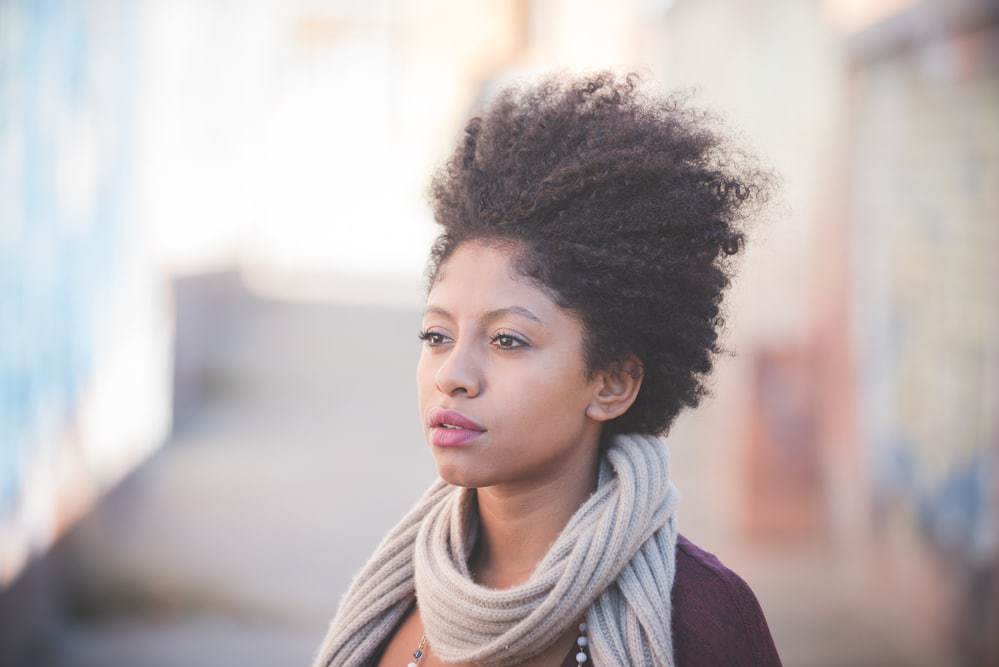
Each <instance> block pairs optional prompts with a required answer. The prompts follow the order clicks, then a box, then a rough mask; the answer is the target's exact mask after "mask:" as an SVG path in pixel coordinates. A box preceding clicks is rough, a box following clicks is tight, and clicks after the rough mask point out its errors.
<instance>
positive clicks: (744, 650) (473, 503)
mask: <svg viewBox="0 0 999 667" xmlns="http://www.w3.org/2000/svg"><path fill="white" fill-rule="evenodd" d="M636 84H637V77H636V76H634V75H629V76H628V77H626V78H624V79H618V78H617V77H616V76H615V75H613V74H612V73H609V72H602V73H598V74H595V75H592V76H588V77H583V78H580V79H575V78H572V77H565V76H560V77H549V78H546V79H544V80H542V81H540V82H538V83H536V84H535V85H533V86H529V87H527V88H516V87H510V88H507V89H506V90H504V91H503V92H501V93H500V94H499V95H498V96H497V97H496V99H495V100H494V101H493V102H492V103H491V104H490V105H489V106H488V108H487V109H486V110H485V111H484V112H483V113H482V114H481V115H480V116H478V117H475V118H472V119H471V120H470V121H469V122H468V124H467V126H466V128H465V136H464V139H463V141H462V142H461V143H460V144H459V145H458V146H457V148H456V149H455V151H454V153H453V155H452V156H451V158H450V159H449V161H448V162H447V163H446V164H445V165H444V167H443V168H442V169H441V170H440V171H439V172H438V173H437V174H436V175H435V177H434V179H433V182H432V187H431V199H432V203H433V206H434V213H435V217H436V219H437V221H438V222H439V223H440V224H441V225H442V226H443V228H444V229H443V233H442V234H441V235H440V236H439V237H438V238H437V241H436V242H435V243H434V246H433V248H432V250H431V256H430V262H429V265H428V269H427V299H426V309H425V312H424V316H423V328H422V329H421V331H420V334H419V336H420V338H421V339H422V340H423V348H422V352H421V355H420V360H419V364H418V367H417V381H418V393H419V407H420V412H421V417H422V420H423V423H424V426H425V435H426V438H427V440H428V443H429V446H430V448H431V451H432V453H433V456H434V459H435V462H436V465H437V471H438V473H439V477H438V479H437V480H435V482H434V483H433V484H432V485H431V486H430V488H429V489H427V491H426V492H425V493H424V495H423V496H422V498H421V499H420V500H419V501H418V502H417V503H416V505H415V506H414V507H413V508H412V509H411V510H410V511H409V512H408V513H407V515H406V516H405V517H404V518H403V520H402V521H401V522H400V523H399V524H398V525H397V526H396V527H394V528H393V529H392V530H391V531H390V532H389V534H388V535H387V536H386V537H385V539H384V540H383V541H382V543H381V544H380V545H379V546H378V547H377V549H376V550H375V553H374V554H373V555H372V556H371V558H370V560H369V561H368V563H367V564H366V565H365V566H364V567H363V568H362V570H361V571H360V572H359V573H358V575H357V576H356V577H355V578H354V580H353V582H352V584H351V586H350V589H349V590H348V591H347V593H346V595H345V596H344V598H343V600H342V601H341V604H340V607H339V609H338V611H337V614H336V616H335V618H334V619H333V621H332V623H331V625H330V628H329V631H328V633H327V636H326V638H325V640H324V642H323V644H322V646H321V647H320V649H319V652H318V655H317V656H316V660H315V663H314V664H315V665H316V667H319V666H321V667H327V666H330V665H335V666H337V667H340V666H342V665H361V664H372V665H390V666H400V667H403V666H405V665H412V664H416V665H419V666H420V667H433V666H435V665H445V664H446V665H455V664H460V665H472V664H486V665H530V666H543V665H551V666H556V665H578V664H587V665H593V664H595V665H598V666H600V667H603V666H605V665H606V666H612V665H613V666H623V667H627V666H638V665H673V664H680V665H696V664H719V665H720V664H725V665H779V664H780V661H779V658H778V656H777V652H776V650H775V648H774V644H773V640H772V639H771V636H770V632H769V629H768V627H767V624H766V620H765V619H764V616H763V613H762V611H761V609H760V606H759V603H758V602H757V600H756V597H755V596H754V595H753V593H752V591H751V590H750V589H749V587H748V586H747V585H746V583H745V582H744V581H743V580H742V579H741V578H739V577H738V576H737V575H736V574H734V573H733V572H732V571H731V570H729V569H727V568H726V567H725V566H724V565H722V564H721V563H720V562H719V561H718V559H717V558H715V557H714V556H713V555H711V554H709V553H707V552H705V551H703V550H701V549H698V548H697V547H696V546H694V545H693V544H691V543H690V542H689V541H688V540H686V539H685V538H684V537H683V536H681V535H679V534H678V533H677V516H676V512H677V506H678V503H679V492H678V490H677V488H676V487H675V485H674V484H673V483H672V481H671V480H670V476H669V457H668V453H667V448H666V445H665V443H664V442H663V440H662V439H661V437H659V436H662V435H664V434H666V433H667V432H668V430H669V427H670V426H671V424H672V423H673V421H674V419H675V418H676V416H677V414H678V413H679V412H680V411H681V410H682V409H683V408H684V407H695V406H697V405H698V403H699V401H700V399H701V398H702V397H703V396H704V395H705V394H706V388H705V385H704V384H703V381H704V379H705V378H706V377H707V376H708V374H709V373H710V371H711V369H712V357H713V355H714V354H717V353H718V352H720V348H719V347H718V345H717V339H718V331H719V328H720V327H721V325H722V323H723V321H722V318H721V316H720V304H721V300H722V293H723V291H724V290H725V289H726V288H727V286H728V284H729V281H730V277H731V274H732V268H731V267H730V266H729V262H728V259H729V258H730V256H731V255H735V254H736V253H737V252H738V251H739V250H740V249H741V248H742V246H743V232H742V231H741V228H740V227H741V222H742V220H743V219H744V218H745V216H746V214H747V212H748V211H750V210H752V209H753V208H755V204H756V203H759V202H761V201H762V199H763V194H764V191H765V187H764V186H765V185H766V182H767V179H766V178H765V176H764V175H763V174H761V172H760V171H759V170H756V169H754V168H752V167H751V166H749V165H747V164H746V163H745V162H744V161H743V162H740V160H738V159H736V157H737V156H740V155H744V154H743V153H741V152H738V151H733V150H730V149H726V146H725V143H724V142H723V141H722V139H721V137H720V136H719V135H718V133H717V132H716V131H714V129H713V125H712V121H711V119H710V118H709V117H708V116H707V115H705V114H704V113H702V112H697V111H693V110H690V109H688V108H687V107H686V106H685V104H684V102H683V100H681V99H679V98H677V97H670V98H666V99H660V98H657V97H652V96H648V95H645V94H643V93H642V92H641V91H640V90H639V89H638V87H637V85H636Z"/></svg>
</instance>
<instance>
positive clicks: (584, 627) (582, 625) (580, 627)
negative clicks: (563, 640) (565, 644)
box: [579, 623, 586, 632]
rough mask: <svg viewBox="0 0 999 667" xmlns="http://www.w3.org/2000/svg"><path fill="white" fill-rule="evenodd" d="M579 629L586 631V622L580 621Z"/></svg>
mask: <svg viewBox="0 0 999 667" xmlns="http://www.w3.org/2000/svg"><path fill="white" fill-rule="evenodd" d="M579 631H580V632H586V623H580V624H579Z"/></svg>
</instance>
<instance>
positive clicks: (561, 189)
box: [425, 71, 770, 436]
mask: <svg viewBox="0 0 999 667" xmlns="http://www.w3.org/2000/svg"><path fill="white" fill-rule="evenodd" d="M639 81H640V77H639V76H638V75H637V74H635V73H631V74H628V75H626V76H624V77H623V78H619V77H618V76H616V75H615V74H613V73H612V72H610V71H601V72H597V73H592V74H589V75H582V76H574V75H566V74H564V73H557V74H550V75H548V76H546V77H544V78H542V79H540V80H538V81H536V82H534V83H533V84H523V83H522V84H519V85H510V86H508V87H506V88H504V89H503V90H502V91H500V92H499V93H498V94H497V95H496V96H495V97H494V98H493V101H492V102H491V103H490V104H488V105H487V106H486V108H485V109H484V110H483V111H482V113H480V114H479V115H476V116H475V117H473V118H471V119H470V120H469V121H468V122H467V124H466V126H465V131H464V137H463V140H462V141H460V142H459V143H458V145H457V146H456V147H455V149H454V152H453V153H452V154H451V156H450V157H449V158H448V159H447V161H446V162H445V163H444V164H443V165H442V166H440V167H439V168H438V169H437V170H436V171H435V172H434V174H433V176H432V179H431V181H430V187H429V193H428V194H429V199H430V203H431V206H432V209H433V212H434V217H435V219H436V221H437V223H438V224H440V225H441V226H442V227H443V231H442V232H441V233H440V235H439V236H438V237H437V238H436V240H435V241H434V243H433V246H432V248H431V250H430V258H429V261H428V265H427V269H426V274H425V278H426V284H425V288H426V291H427V294H429V292H430V290H431V289H432V288H433V285H434V283H435V282H436V279H437V276H438V272H439V269H440V267H441V266H442V265H443V264H444V262H446V261H447V259H448V257H450V255H451V254H452V253H453V252H454V250H455V249H456V248H457V247H458V246H459V245H460V244H461V243H464V242H466V241H470V240H476V241H483V242H487V243H499V244H502V245H504V246H506V247H509V248H511V249H513V250H514V258H515V259H514V264H515V267H516V270H517V271H518V273H520V274H522V275H523V276H524V277H525V278H527V279H529V280H530V281H532V283H533V284H535V285H537V286H538V287H540V288H541V289H543V290H544V291H545V292H546V293H547V294H548V295H549V296H550V297H551V298H552V299H553V300H554V301H555V302H556V303H557V304H558V305H560V306H561V307H563V308H566V309H568V310H570V311H572V312H573V313H574V314H575V315H576V316H577V317H578V318H579V319H580V321H581V322H582V324H583V330H584V343H583V348H584V357H585V366H586V378H587V380H589V379H592V377H593V374H594V373H595V372H596V371H597V370H598V369H605V368H610V367H611V365H612V364H614V363H615V362H617V361H621V360H623V359H624V358H625V357H626V356H627V355H629V354H634V355H635V356H637V357H638V358H639V359H640V360H641V364H642V369H641V372H642V374H643V375H644V377H643V378H642V385H641V387H640V389H639V392H638V395H637V397H636V398H635V402H634V403H633V404H632V405H631V407H630V408H629V409H628V410H627V411H626V412H625V413H624V414H622V415H620V416H618V417H617V418H615V419H613V420H611V421H609V422H607V424H606V425H605V427H604V431H603V434H604V435H605V436H606V435H607V434H612V433H630V432H639V433H649V434H657V435H658V434H663V433H666V432H668V431H669V428H670V426H671V425H672V423H673V421H674V419H675V418H676V416H677V415H678V414H679V413H680V411H681V410H682V409H683V407H684V406H688V407H691V408H693V407H696V406H697V405H698V404H699V403H700V401H701V399H702V398H703V397H704V396H706V395H708V394H709V393H710V391H709V389H708V388H707V386H706V385H705V380H706V378H707V377H708V376H709V375H710V373H711V370H712V365H713V355H715V354H718V353H720V352H722V351H723V348H721V347H720V346H719V345H718V338H719V332H720V330H721V328H722V327H723V326H724V318H723V316H722V310H721V302H722V295H723V292H724V291H725V289H726V288H727V287H728V286H729V283H730V279H731V277H732V276H733V273H734V268H733V266H732V263H731V261H729V259H730V258H731V256H733V255H736V254H737V253H739V252H740V251H741V250H742V249H743V247H744V245H745V230H744V228H743V227H744V225H743V223H744V221H745V220H746V219H747V217H748V216H747V213H748V212H749V211H751V210H754V209H756V208H757V206H756V205H758V204H761V203H763V201H764V200H765V199H766V195H767V191H768V190H769V181H770V179H769V176H768V174H767V173H766V172H765V171H763V170H761V169H760V168H759V167H756V166H755V160H754V159H753V158H752V157H751V156H750V155H749V154H747V153H746V152H745V151H742V150H740V149H736V148H732V147H731V146H730V145H729V144H728V142H727V141H726V139H725V138H724V137H723V136H722V134H721V133H720V132H719V131H718V130H717V129H716V126H717V125H718V121H717V119H716V118H715V117H714V116H713V115H712V114H710V113H708V112H706V111H703V110H698V109H694V108H691V107H690V106H689V105H688V104H687V98H688V97H689V95H688V94H681V93H672V94H669V95H666V96H654V95H648V94H646V93H644V92H643V91H642V90H640V88H639V86H638V84H639Z"/></svg>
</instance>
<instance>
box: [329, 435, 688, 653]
mask: <svg viewBox="0 0 999 667" xmlns="http://www.w3.org/2000/svg"><path fill="white" fill-rule="evenodd" d="M475 493H476V491H475V489H469V488H463V487H458V486H453V485H451V484H448V483H447V482H444V481H443V480H442V479H440V478H437V479H436V480H435V481H434V483H433V484H432V485H431V486H430V488H429V489H427V490H426V491H425V492H424V494H423V496H422V497H421V498H420V500H419V501H418V502H417V503H416V505H415V506H413V508H412V509H410V510H409V512H407V513H406V515H405V517H403V519H402V521H400V522H399V523H398V524H397V525H396V526H395V527H394V528H392V529H391V530H390V531H389V533H388V534H387V535H386V536H385V538H384V539H383V540H382V542H381V543H380V544H379V545H378V547H377V548H376V549H375V552H374V554H373V555H372V556H371V558H370V559H369V560H368V562H367V563H366V564H365V565H364V567H363V568H361V570H360V572H359V573H358V574H357V576H355V577H354V579H353V581H352V582H351V585H350V587H349V588H348V590H347V592H346V594H345V595H344V596H343V599H342V600H341V602H340V606H339V609H338V610H337V613H336V615H335V616H334V618H333V621H332V622H331V623H330V626H329V629H328V631H327V633H326V637H325V639H324V640H323V643H322V645H321V646H320V648H319V651H318V653H317V654H316V657H315V660H314V662H313V667H354V666H355V665H364V664H366V663H367V662H369V661H372V659H373V658H374V653H375V651H376V650H377V649H378V647H379V646H380V645H381V643H382V642H383V641H384V640H385V639H386V638H387V637H388V636H389V635H390V634H391V633H392V632H393V631H394V630H395V628H396V626H397V625H398V624H399V622H400V621H401V620H402V617H403V615H404V614H405V613H406V612H407V611H408V609H409V607H410V605H411V603H412V601H413V598H414V596H415V597H416V599H417V600H418V604H419V608H420V616H421V619H422V621H423V626H424V631H425V632H426V636H427V641H428V643H429V646H430V650H432V651H433V652H434V653H436V654H437V656H438V657H439V658H441V659H442V660H444V661H446V662H473V663H476V664H482V665H497V666H504V665H516V664H519V663H521V662H523V661H525V660H527V659H528V658H530V657H532V656H535V655H537V654H538V653H540V652H541V651H543V650H545V649H546V648H547V647H548V646H550V645H551V643H552V642H554V641H555V640H556V639H557V638H558V637H560V636H561V635H562V633H563V632H565V631H566V630H567V629H568V627H569V625H570V624H573V623H575V619H577V618H579V616H580V615H582V614H583V612H584V611H585V612H586V622H587V625H588V634H589V639H590V644H589V652H590V655H591V657H592V661H593V663H594V664H596V665H598V666H599V667H618V666H619V667H644V666H653V665H656V666H659V665H673V641H672V632H671V620H672V614H671V605H670V592H671V590H672V587H673V576H674V573H675V548H676V533H677V524H676V507H677V504H678V502H679V500H680V495H679V492H678V490H677V488H676V486H675V485H674V484H673V482H672V480H671V479H670V475H669V455H668V450H667V448H666V445H665V443H664V442H663V441H662V440H661V439H659V438H657V437H655V436H650V435H642V434H634V433H632V434H624V435H617V436H614V437H612V438H611V440H610V442H609V443H608V447H607V448H606V450H605V453H604V456H603V457H602V458H601V460H600V468H599V473H598V482H597V489H596V490H595V491H594V492H593V493H592V494H591V495H590V497H589V498H588V499H587V500H586V501H585V502H584V503H583V504H582V505H581V506H580V507H579V509H578V510H577V511H576V512H575V514H573V516H572V517H571V518H570V519H569V522H568V523H567V524H566V526H565V528H564V529H563V530H562V532H561V533H560V534H559V536H558V538H557V539H556V540H555V542H554V543H553V544H552V545H551V547H549V549H548V552H547V553H546V554H545V556H544V557H543V558H542V559H541V562H540V563H539V564H538V565H537V566H536V568H535V570H534V571H533V572H532V574H531V576H530V578H529V579H528V580H527V581H526V582H524V583H522V584H519V585H517V586H514V587H513V588H507V589H493V588H487V587H484V586H480V585H478V584H477V583H475V582H474V581H473V580H472V577H471V575H470V573H469V570H468V566H467V563H468V557H469V555H470V554H471V550H472V548H473V547H474V542H475V538H476V534H477V528H478V521H479V519H478V511H477V506H476V504H475V503H476V495H475Z"/></svg>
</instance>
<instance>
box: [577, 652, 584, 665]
mask: <svg viewBox="0 0 999 667" xmlns="http://www.w3.org/2000/svg"><path fill="white" fill-rule="evenodd" d="M576 662H577V663H578V664H580V665H581V664H583V663H584V662H586V654H585V653H583V652H582V651H580V652H579V653H577V654H576Z"/></svg>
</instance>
